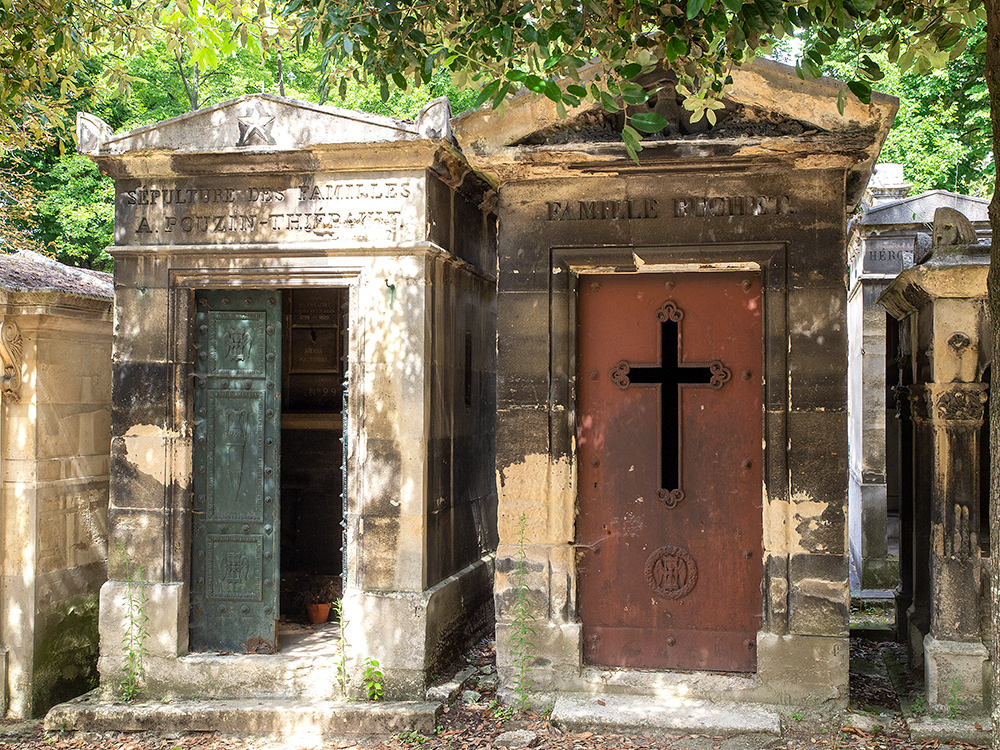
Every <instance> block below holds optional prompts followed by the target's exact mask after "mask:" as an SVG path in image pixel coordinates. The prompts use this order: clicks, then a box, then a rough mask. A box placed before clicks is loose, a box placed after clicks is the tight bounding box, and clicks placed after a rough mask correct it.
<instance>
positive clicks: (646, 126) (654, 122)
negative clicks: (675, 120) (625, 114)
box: [629, 112, 670, 133]
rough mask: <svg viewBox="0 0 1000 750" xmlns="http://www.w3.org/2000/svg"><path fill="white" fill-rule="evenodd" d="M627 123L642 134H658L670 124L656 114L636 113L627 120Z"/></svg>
mask: <svg viewBox="0 0 1000 750" xmlns="http://www.w3.org/2000/svg"><path fill="white" fill-rule="evenodd" d="M629 122H630V123H632V125H634V126H635V127H636V129H638V130H641V131H642V132H643V133H659V132H660V131H661V130H663V129H664V128H665V127H667V126H668V125H669V124H670V123H669V122H667V120H666V118H665V117H663V116H662V115H659V114H657V113H656V112H637V113H636V114H634V115H632V117H630V118H629Z"/></svg>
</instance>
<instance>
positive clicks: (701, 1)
mask: <svg viewBox="0 0 1000 750" xmlns="http://www.w3.org/2000/svg"><path fill="white" fill-rule="evenodd" d="M710 1H711V0H688V4H687V18H688V20H689V21H690V20H692V19H693V18H694V17H695V16H697V15H698V14H699V13H701V12H702V11H703V10H704V9H705V6H706V5H707V4H708V3H709V2H710Z"/></svg>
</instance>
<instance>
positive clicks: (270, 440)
mask: <svg viewBox="0 0 1000 750" xmlns="http://www.w3.org/2000/svg"><path fill="white" fill-rule="evenodd" d="M264 445H274V438H267V439H265V440H264Z"/></svg>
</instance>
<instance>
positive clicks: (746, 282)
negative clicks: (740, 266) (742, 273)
mask: <svg viewBox="0 0 1000 750" xmlns="http://www.w3.org/2000/svg"><path fill="white" fill-rule="evenodd" d="M740 286H741V287H743V291H744V292H745V291H747V290H748V289H750V280H749V279H743V281H741V282H740Z"/></svg>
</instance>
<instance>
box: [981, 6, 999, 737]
mask: <svg viewBox="0 0 1000 750" xmlns="http://www.w3.org/2000/svg"><path fill="white" fill-rule="evenodd" d="M985 73H986V85H987V88H988V89H989V92H990V120H991V121H992V123H993V163H994V165H997V167H998V169H997V176H998V177H1000V0H986V71H985ZM996 188H997V184H996V182H994V190H993V199H992V200H991V201H990V228H991V230H992V232H993V239H992V245H991V248H990V273H989V277H988V282H987V293H986V294H987V300H988V305H989V312H990V328H991V330H992V331H993V353H992V365H991V366H990V413H989V417H988V418H989V420H990V497H989V504H990V506H989V507H990V513H989V516H990V609H991V616H990V662H991V664H992V667H993V684H992V694H993V708H992V717H993V743H992V747H993V750H1000V461H998V460H997V459H998V458H1000V194H998V191H997V189H996Z"/></svg>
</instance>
